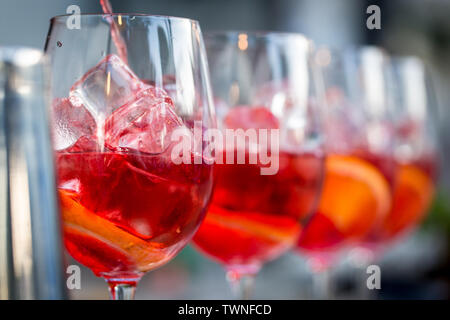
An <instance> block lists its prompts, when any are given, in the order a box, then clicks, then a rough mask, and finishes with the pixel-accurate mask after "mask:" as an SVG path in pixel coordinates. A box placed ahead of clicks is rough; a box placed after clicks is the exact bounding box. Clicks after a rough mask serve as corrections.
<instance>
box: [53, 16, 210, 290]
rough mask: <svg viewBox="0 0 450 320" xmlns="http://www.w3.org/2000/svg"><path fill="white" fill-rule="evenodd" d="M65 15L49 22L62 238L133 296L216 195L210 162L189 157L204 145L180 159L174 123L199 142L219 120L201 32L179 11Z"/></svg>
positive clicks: (177, 246)
mask: <svg viewBox="0 0 450 320" xmlns="http://www.w3.org/2000/svg"><path fill="white" fill-rule="evenodd" d="M69 18H70V16H59V17H56V18H53V19H52V20H51V25H50V30H49V34H48V38H47V43H46V53H47V55H48V56H49V59H50V62H51V66H52V93H53V103H52V111H53V124H52V128H53V138H54V141H55V149H56V163H57V167H58V189H59V195H60V200H61V207H62V212H63V222H64V236H65V245H66V248H67V250H68V251H69V253H70V254H71V255H72V256H73V257H74V258H75V259H76V260H78V261H79V262H80V263H82V264H84V265H86V266H87V267H89V268H90V269H91V270H92V271H93V272H94V273H95V274H96V275H97V276H101V277H103V278H105V279H106V280H107V281H108V283H109V287H110V292H111V297H112V298H131V297H132V296H133V293H134V286H135V285H136V283H137V282H138V281H139V279H140V278H141V276H142V275H143V274H144V273H145V272H147V271H150V270H152V269H154V268H156V267H159V266H161V265H163V264H165V263H167V262H168V261H170V260H171V259H172V258H173V257H174V256H175V255H176V254H177V253H178V252H179V251H180V250H181V249H182V248H183V247H184V246H185V245H186V244H187V242H188V241H189V240H190V238H191V237H192V235H193V234H194V232H195V231H196V229H197V227H198V226H199V224H200V222H201V221H202V219H203V216H204V214H205V208H206V205H207V203H208V201H209V198H210V195H211V189H212V164H211V163H210V162H209V163H206V162H205V161H200V162H199V163H197V162H196V164H194V162H193V161H190V160H192V159H194V157H200V160H203V158H202V152H201V151H202V150H200V153H199V154H198V153H195V154H194V149H193V148H191V147H192V144H193V143H192V144H190V145H189V148H188V152H189V153H188V154H187V155H186V156H187V160H189V161H183V162H176V161H174V158H173V155H177V154H176V153H175V151H174V150H175V146H176V142H177V140H174V139H173V138H174V135H175V133H176V132H177V130H184V131H183V132H187V133H188V136H189V134H190V137H192V135H193V134H192V133H193V132H194V131H195V130H198V132H199V134H200V141H199V143H200V147H202V146H203V142H202V141H201V137H202V133H203V132H204V131H205V130H207V129H209V128H213V127H214V126H215V115H214V111H213V104H212V100H211V92H210V86H209V78H208V76H209V75H208V67H207V61H206V55H205V50H204V46H203V38H202V33H201V31H200V27H199V25H198V23H197V22H196V21H192V20H189V19H183V18H174V17H162V16H148V15H121V14H114V15H110V14H107V15H81V17H80V19H81V20H80V28H79V29H70V28H68V26H67V24H66V23H67V20H68V19H69ZM183 150H184V149H183ZM195 150H196V152H197V150H198V149H195ZM183 159H184V158H183Z"/></svg>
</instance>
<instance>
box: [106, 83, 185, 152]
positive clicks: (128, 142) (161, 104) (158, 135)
mask: <svg viewBox="0 0 450 320" xmlns="http://www.w3.org/2000/svg"><path fill="white" fill-rule="evenodd" d="M182 126H183V120H182V119H181V118H180V117H178V115H177V114H176V113H175V110H174V105H173V102H172V99H171V98H170V97H169V96H168V95H167V93H166V92H165V91H164V90H163V89H160V88H157V87H153V86H149V87H148V88H147V89H146V90H144V91H142V92H140V93H139V94H137V95H136V97H135V99H134V100H133V101H130V102H128V103H127V104H125V105H123V106H121V107H120V108H118V109H117V110H116V111H114V112H113V113H112V114H111V115H110V116H109V117H108V118H107V119H106V121H105V145H106V147H107V148H109V149H111V150H115V151H139V152H143V153H149V154H158V153H162V152H164V151H165V150H166V149H167V148H168V146H169V145H170V143H171V134H172V132H173V130H175V129H177V128H179V127H182Z"/></svg>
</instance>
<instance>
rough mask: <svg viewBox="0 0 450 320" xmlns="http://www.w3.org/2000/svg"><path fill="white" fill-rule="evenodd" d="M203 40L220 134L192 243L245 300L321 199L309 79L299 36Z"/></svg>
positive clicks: (229, 35) (313, 84)
mask: <svg viewBox="0 0 450 320" xmlns="http://www.w3.org/2000/svg"><path fill="white" fill-rule="evenodd" d="M205 41H206V47H207V53H208V60H209V65H210V68H211V79H212V86H213V89H214V99H215V105H216V110H217V114H218V126H219V128H220V129H221V130H222V132H224V133H225V132H227V136H226V139H225V140H226V141H225V142H224V143H223V145H222V148H220V147H218V148H217V149H216V168H217V176H216V178H217V180H216V186H215V191H214V196H213V199H212V203H211V206H210V208H209V211H208V214H207V216H206V218H205V220H204V222H203V223H202V225H201V226H200V229H199V231H198V232H197V234H196V235H195V237H194V243H195V246H196V247H197V248H198V249H199V250H200V251H201V252H203V253H205V254H206V255H207V256H209V257H211V258H212V259H214V260H216V261H217V262H219V263H221V264H222V265H223V266H224V267H225V270H226V272H227V279H228V280H229V282H230V283H231V285H232V287H233V288H234V289H235V291H237V297H239V298H249V296H250V291H251V285H252V282H253V278H254V276H255V275H256V274H257V273H258V271H259V270H260V268H261V267H262V266H263V264H264V263H266V262H268V261H270V260H273V259H275V258H277V257H279V256H280V255H282V254H283V253H285V252H286V251H287V250H289V249H290V248H291V247H292V246H293V245H295V243H296V241H297V237H298V236H299V233H300V231H301V229H302V226H303V223H304V222H305V221H306V219H307V218H308V217H309V216H310V214H311V213H312V212H313V210H314V207H315V204H316V200H317V197H318V195H319V192H320V187H321V182H322V173H323V156H324V153H323V142H322V141H323V139H322V134H321V131H320V121H319V120H320V119H319V118H320V112H319V108H318V98H317V97H318V96H317V90H318V86H317V74H315V72H316V70H314V67H313V64H312V62H311V60H310V58H311V52H312V46H311V42H310V41H309V40H308V39H307V38H305V37H304V36H302V35H301V34H286V33H248V32H226V33H214V34H209V35H207V36H206V37H205ZM264 130H265V131H264ZM264 132H265V133H268V134H269V135H270V137H271V138H267V139H264V138H263V134H264ZM228 133H232V134H235V136H232V138H231V139H232V141H230V140H229V139H228ZM272 138H274V139H272ZM234 139H236V140H234ZM269 140H270V141H269ZM234 142H236V144H234ZM261 151H265V152H264V153H262V152H261ZM266 153H267V154H266ZM225 155H226V157H225ZM264 155H266V156H269V159H268V160H269V161H268V162H265V160H264V158H263V156H264ZM229 156H231V158H232V159H231V160H238V159H239V156H241V157H242V158H241V159H242V160H244V161H241V162H238V161H231V162H229V161H228V160H229ZM233 156H235V157H233ZM225 158H226V159H225ZM218 159H221V160H220V161H219V160H218ZM271 169H274V170H271ZM265 170H267V172H265ZM269 171H270V172H269Z"/></svg>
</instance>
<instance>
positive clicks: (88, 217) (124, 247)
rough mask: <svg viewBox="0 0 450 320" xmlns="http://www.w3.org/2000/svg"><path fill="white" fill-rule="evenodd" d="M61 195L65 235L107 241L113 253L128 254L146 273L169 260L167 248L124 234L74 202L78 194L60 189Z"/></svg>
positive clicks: (139, 268) (121, 230)
mask: <svg viewBox="0 0 450 320" xmlns="http://www.w3.org/2000/svg"><path fill="white" fill-rule="evenodd" d="M59 196H60V202H61V211H62V218H63V227H64V232H65V233H69V234H71V235H72V234H73V235H75V234H77V236H78V237H80V236H83V235H84V236H85V237H86V238H87V239H88V238H91V239H92V238H95V239H96V240H97V241H101V242H103V243H104V244H105V245H106V246H107V247H108V246H109V247H110V248H111V249H112V250H114V251H117V252H122V253H123V254H124V255H126V256H127V258H128V259H129V260H131V261H133V262H134V264H135V265H136V268H137V269H138V270H139V271H142V272H144V271H148V270H150V269H152V268H154V267H155V266H156V265H159V264H160V263H162V262H163V261H164V260H165V259H166V255H165V254H164V252H163V249H161V248H158V247H157V246H156V244H152V243H151V242H147V241H144V240H142V239H140V238H138V237H136V236H134V235H132V234H130V233H128V232H126V231H124V230H123V229H121V228H119V227H117V226H116V225H115V224H113V223H112V222H110V221H108V220H106V219H104V218H102V217H100V216H98V215H96V214H94V213H93V212H91V211H89V210H88V209H86V208H85V207H83V206H82V205H81V204H80V203H78V202H77V201H76V200H75V199H74V198H75V196H76V194H74V193H72V192H69V191H65V190H60V191H59ZM91 242H92V241H91Z"/></svg>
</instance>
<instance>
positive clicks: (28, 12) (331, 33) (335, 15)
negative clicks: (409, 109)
mask: <svg viewBox="0 0 450 320" xmlns="http://www.w3.org/2000/svg"><path fill="white" fill-rule="evenodd" d="M111 3H112V6H113V8H114V11H115V12H123V13H126V12H136V13H148V14H161V15H172V16H182V17H188V18H192V19H196V20H199V21H200V24H201V27H202V29H203V32H208V31H212V30H223V29H231V30H277V31H290V32H302V33H304V34H306V35H307V36H308V37H310V38H312V39H313V40H314V41H315V42H316V43H317V44H326V45H332V46H335V47H342V46H348V45H360V44H375V45H380V46H383V47H385V48H386V49H387V50H388V51H389V52H390V53H393V54H402V55H403V54H406V55H417V56H419V57H421V58H422V59H423V60H424V61H425V62H426V63H427V64H428V67H429V68H430V70H431V72H432V74H433V80H434V81H433V85H434V88H435V91H436V100H437V103H436V105H435V106H433V107H434V110H433V111H434V114H433V116H434V117H435V119H436V122H435V125H436V127H437V128H438V132H439V135H440V152H441V166H440V173H441V174H440V181H439V188H438V192H437V196H436V199H435V202H434V205H433V207H432V209H431V212H430V214H429V215H428V217H427V219H426V221H425V222H424V224H423V225H422V226H421V228H420V229H419V230H417V231H416V232H415V233H414V234H412V235H410V236H409V237H407V238H404V239H402V240H401V241H398V242H397V243H396V245H395V246H393V248H392V249H391V250H390V252H388V253H387V254H386V255H385V257H384V258H383V261H382V262H381V270H382V285H381V290H379V291H376V292H375V293H374V292H372V293H371V295H372V297H374V298H380V299H395V298H422V299H448V297H449V288H450V254H449V244H450V241H449V239H450V166H449V165H448V164H449V162H450V161H449V160H450V126H449V124H450V108H449V105H450V90H448V88H450V59H449V57H450V20H449V19H448V15H449V14H450V1H446V0H390V1H366V0H227V1H224V0H128V1H120V0H111ZM72 4H76V5H78V6H80V8H81V11H82V13H98V12H100V11H101V8H100V5H99V3H98V1H93V0H82V1H76V0H39V1H33V0H2V1H1V2H0V30H2V32H1V33H0V45H26V46H31V47H36V48H40V49H42V48H43V46H44V43H45V37H46V34H47V30H48V26H49V18H50V17H52V16H55V15H59V14H65V13H66V9H67V7H68V6H69V5H72ZM372 4H377V5H378V6H379V7H380V8H381V30H368V29H367V28H366V19H367V17H368V14H366V9H367V7H368V6H369V5H372ZM56 72H58V71H56ZM398 261H402V263H398ZM70 263H74V262H73V261H70ZM341 269H342V270H344V268H341ZM82 270H83V271H82V287H81V288H82V289H81V290H73V291H72V292H71V296H72V297H73V298H85V299H94V298H105V299H106V298H107V291H106V290H105V287H106V284H105V283H104V281H103V280H102V279H99V278H96V277H95V276H93V274H92V273H91V272H90V271H89V270H88V269H82ZM342 270H340V268H337V270H336V271H335V274H334V275H333V277H334V279H335V280H334V281H333V283H334V284H335V291H336V293H337V297H338V298H339V297H343V298H347V297H349V298H358V297H361V295H359V294H358V290H357V288H355V285H354V283H352V281H348V278H349V277H350V278H351V277H352V275H349V274H348V272H344V271H342ZM345 270H348V269H345ZM353 272H357V270H353ZM358 272H362V271H361V270H359V271H358ZM310 285H311V283H310V277H309V276H308V273H307V272H306V267H305V262H304V261H303V259H302V258H301V257H298V256H296V255H294V254H287V255H285V256H284V257H282V258H281V259H279V260H277V261H274V262H272V263H269V264H268V265H267V266H266V267H265V268H264V269H263V271H262V272H261V274H260V275H259V276H258V281H256V288H255V298H267V299H289V298H291V299H296V298H308V295H309V293H308V288H309V287H310ZM227 286H228V285H227V283H226V280H225V277H224V273H223V271H222V270H221V267H220V266H219V265H217V264H216V263H214V262H211V261H209V260H207V259H206V258H204V257H203V256H201V255H200V254H199V253H197V252H196V251H195V250H194V249H193V248H191V247H187V248H186V249H185V250H184V251H183V252H182V253H181V254H180V255H179V256H178V257H177V258H176V259H174V260H173V261H172V262H171V263H169V264H168V265H166V266H164V267H163V268H161V269H159V270H157V271H154V272H151V273H149V274H148V275H146V276H145V277H144V279H143V280H142V283H141V284H140V286H139V288H138V292H137V297H136V298H137V299H202V298H208V299H228V298H232V296H231V293H230V290H229V288H228V287H227Z"/></svg>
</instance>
